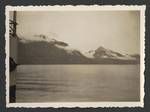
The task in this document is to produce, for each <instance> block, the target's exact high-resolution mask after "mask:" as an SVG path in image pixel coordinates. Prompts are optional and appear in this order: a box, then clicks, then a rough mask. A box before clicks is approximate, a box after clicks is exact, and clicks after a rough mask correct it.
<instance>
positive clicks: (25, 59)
mask: <svg viewBox="0 0 150 112" xmlns="http://www.w3.org/2000/svg"><path fill="white" fill-rule="evenodd" d="M35 37H36V40H34V41H33V40H26V39H20V40H19V45H18V47H19V52H18V58H19V64H88V63H91V64H136V63H139V55H123V54H121V53H118V52H114V51H112V50H109V49H105V48H104V47H99V48H98V49H96V50H93V51H89V52H87V53H81V52H80V51H78V50H76V49H71V48H70V47H69V45H68V44H67V43H65V42H62V41H57V40H55V39H50V38H47V37H46V36H44V35H35Z"/></svg>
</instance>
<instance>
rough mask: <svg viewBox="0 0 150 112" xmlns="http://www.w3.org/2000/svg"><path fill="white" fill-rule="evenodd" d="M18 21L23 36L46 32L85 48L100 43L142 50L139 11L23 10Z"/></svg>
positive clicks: (129, 51) (124, 49)
mask: <svg viewBox="0 0 150 112" xmlns="http://www.w3.org/2000/svg"><path fill="white" fill-rule="evenodd" d="M17 22H18V26H17V34H18V35H19V36H20V37H21V38H22V37H24V38H32V37H33V35H35V34H36V35H37V34H45V35H48V36H49V37H50V38H55V39H56V40H60V41H64V42H67V43H68V44H69V45H70V46H71V47H72V48H76V49H79V50H81V51H84V52H86V51H89V50H95V49H97V48H98V47H99V46H103V47H105V48H108V49H112V50H115V51H117V52H120V53H127V54H133V53H139V52H140V26H139V25H140V13H139V12H137V11H49V12H48V11H47V12H37V11H36V12H31V11H29V12H23V11H21V12H17Z"/></svg>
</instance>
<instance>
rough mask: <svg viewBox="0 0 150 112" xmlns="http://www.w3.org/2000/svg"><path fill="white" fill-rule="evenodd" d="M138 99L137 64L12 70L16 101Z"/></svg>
mask: <svg viewBox="0 0 150 112" xmlns="http://www.w3.org/2000/svg"><path fill="white" fill-rule="evenodd" d="M139 100H140V66H139V65H20V66H18V67H17V70H16V102H77V101H79V102H82V101H86V102H95V101H96V102H97V101H139Z"/></svg>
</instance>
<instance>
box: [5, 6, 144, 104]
mask: <svg viewBox="0 0 150 112" xmlns="http://www.w3.org/2000/svg"><path fill="white" fill-rule="evenodd" d="M54 7H55V6H54ZM93 7H94V6H93ZM93 7H83V10H82V8H81V7H73V6H72V7H70V8H68V9H67V6H62V8H61V6H60V7H58V8H54V10H51V9H52V7H50V8H48V7H45V8H44V7H43V8H42V7H39V8H38V7H35V8H34V7H33V8H31V7H23V8H22V9H21V8H19V7H15V8H13V7H12V10H11V6H10V7H9V8H8V9H9V10H8V11H7V14H8V15H7V20H6V22H7V25H8V26H7V27H6V28H7V29H6V30H7V32H8V35H6V38H7V39H8V40H6V41H8V49H9V50H8V55H7V62H8V63H9V65H8V74H6V77H7V79H8V80H7V82H8V85H7V89H8V90H7V93H8V96H7V98H8V100H9V101H8V102H9V103H10V104H15V103H17V104H19V103H29V104H30V103H69V102H70V103H71V102H73V103H75V104H78V103H79V104H80V103H86V102H89V103H90V102H91V103H92V102H94V103H99V102H101V103H104V102H108V103H109V102H116V103H118V104H119V103H121V102H125V103H126V102H139V104H140V103H141V102H143V101H142V100H143V99H142V95H143V93H142V92H144V91H143V80H142V79H143V78H142V77H144V73H143V66H144V62H143V61H144V56H143V54H142V53H143V50H144V47H143V46H144V44H143V42H144V41H143V40H144V37H142V36H143V33H144V32H142V33H141V31H144V30H141V28H142V27H143V26H144V23H142V21H141V20H142V19H143V18H144V17H142V16H141V15H142V14H141V10H139V9H140V8H139V7H138V8H137V7H135V9H134V6H133V7H131V8H130V7H129V10H127V9H128V7H123V6H119V8H120V9H121V10H119V8H118V10H117V9H116V6H114V9H113V6H112V7H111V8H110V7H105V9H106V10H104V8H101V7H102V6H101V7H100V6H96V8H93ZM99 7H100V8H99ZM30 9H31V10H30ZM36 9H37V10H36ZM69 9H70V10H69ZM86 9H87V10H86ZM102 9H103V10H102ZM111 9H112V10H111ZM6 44H7V43H6ZM133 105H134V103H133ZM60 106H61V105H60ZM78 106H80V105H78ZM89 106H90V105H89ZM100 106H101V105H99V107H100ZM117 106H119V105H117Z"/></svg>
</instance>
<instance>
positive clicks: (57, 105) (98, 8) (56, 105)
mask: <svg viewBox="0 0 150 112" xmlns="http://www.w3.org/2000/svg"><path fill="white" fill-rule="evenodd" d="M145 9H146V6H145V5H130V6H128V5H115V6H111V5H104V6H98V5H89V6H88V5H87V6H86V5H85V6H84V5H78V6H71V5H64V6H59V5H55V6H6V7H5V17H6V20H5V28H6V29H5V30H6V33H5V40H6V46H5V53H6V59H5V63H6V64H5V68H6V70H5V75H6V107H26V108H37V107H41V108H42V107H43V108H47V107H53V108H60V107H67V108H72V107H80V108H88V107H94V108H97V107H144V94H145V93H144V70H145V60H144V59H145ZM91 10H92V11H118V10H119V11H120V10H121V11H140V101H139V102H44V103H10V102H9V11H91Z"/></svg>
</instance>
